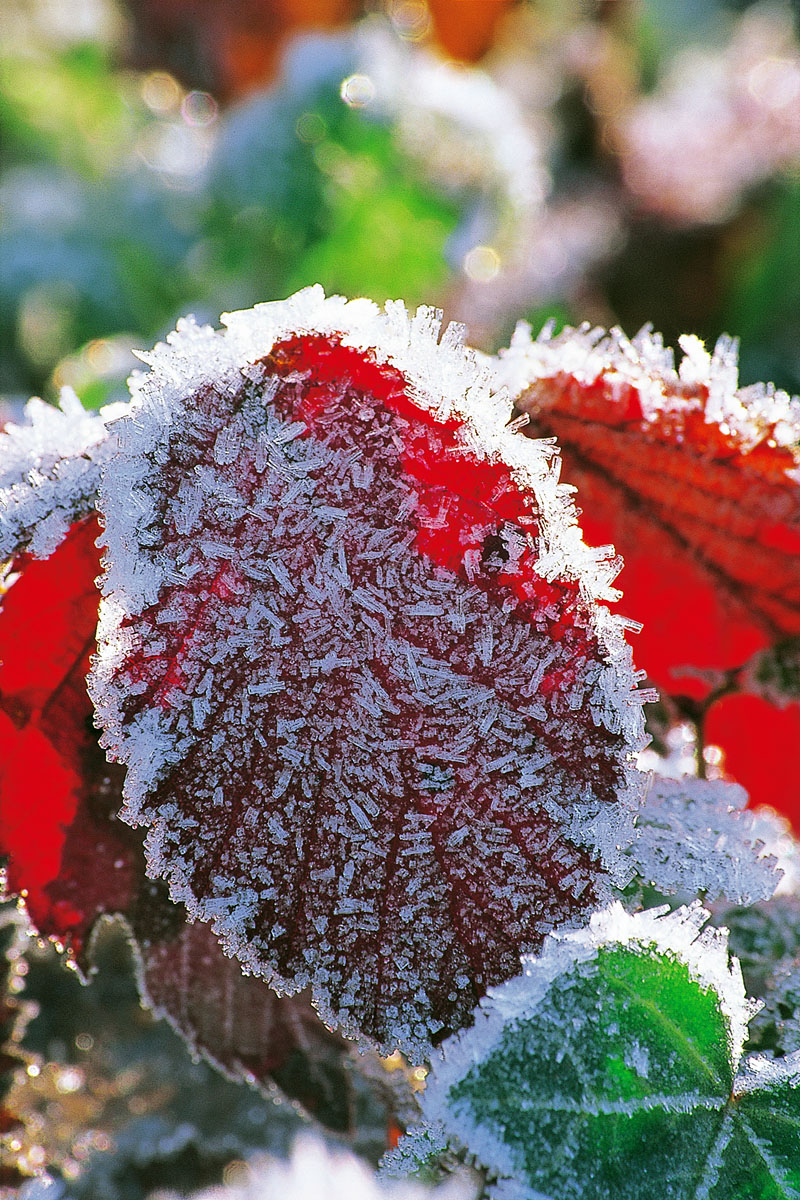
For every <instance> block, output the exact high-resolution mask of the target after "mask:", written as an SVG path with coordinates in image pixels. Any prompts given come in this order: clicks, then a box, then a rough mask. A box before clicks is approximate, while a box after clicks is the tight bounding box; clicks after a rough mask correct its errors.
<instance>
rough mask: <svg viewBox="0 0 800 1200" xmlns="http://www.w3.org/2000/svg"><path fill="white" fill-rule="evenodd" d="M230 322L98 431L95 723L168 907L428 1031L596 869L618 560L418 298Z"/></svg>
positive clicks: (619, 788) (611, 814)
mask: <svg viewBox="0 0 800 1200" xmlns="http://www.w3.org/2000/svg"><path fill="white" fill-rule="evenodd" d="M227 320H228V326H229V328H228V332H227V333H219V334H215V335H214V334H211V333H210V332H209V331H198V330H197V329H196V328H195V327H193V326H184V327H183V328H182V329H181V330H179V332H178V333H177V334H176V335H174V337H173V338H172V339H171V342H170V345H169V346H167V347H160V348H158V349H157V351H156V352H155V354H154V356H153V358H152V361H153V364H154V370H153V373H152V374H151V375H149V376H145V377H143V378H142V379H141V381H140V382H139V385H138V390H137V395H136V397H135V400H134V404H133V407H132V413H131V417H130V419H128V420H126V421H123V422H122V423H121V424H120V426H119V438H120V452H119V454H118V456H117V457H116V458H115V461H114V464H113V470H111V469H110V470H109V471H108V472H107V474H106V477H105V483H104V487H103V496H102V510H103V515H104V520H105V526H106V535H105V536H106V541H107V544H108V553H107V556H106V558H107V564H108V565H107V573H106V577H105V579H104V581H103V591H104V595H105V601H104V605H103V609H102V615H101V636H100V640H99V653H98V658H97V661H96V666H95V672H94V677H93V681H92V684H91V687H92V693H93V696H94V699H95V703H96V707H97V710H98V714H99V720H100V722H101V724H102V726H103V728H104V730H105V733H104V744H106V745H107V746H108V747H109V749H110V751H111V752H112V753H113V754H114V755H115V756H116V757H118V759H119V760H120V761H122V762H124V763H125V764H126V765H127V768H128V774H127V779H126V785H125V799H126V809H125V814H124V815H125V816H126V819H128V820H130V821H131V822H136V823H139V824H146V825H149V826H150V833H149V835H148V850H149V859H150V866H151V869H152V871H153V872H154V873H155V874H159V875H162V876H164V877H165V878H166V879H167V880H168V881H169V883H170V886H171V890H172V895H173V897H175V898H176V899H181V900H185V901H186V903H187V905H188V907H189V910H190V912H191V914H192V915H196V916H199V917H201V918H202V919H204V920H210V921H212V922H213V924H214V927H215V929H216V930H217V932H218V933H219V934H220V935H221V937H222V940H223V943H224V945H225V946H226V948H227V949H229V950H230V951H231V952H232V953H234V954H236V955H238V956H239V957H240V958H241V959H242V960H243V961H244V962H245V963H246V965H247V966H248V968H249V969H250V970H252V971H253V972H255V973H258V974H261V975H263V976H264V977H265V978H267V979H268V980H269V981H270V982H273V983H274V984H275V986H277V987H280V988H283V989H286V990H290V991H294V990H297V989H299V988H304V987H311V988H312V989H313V994H314V999H315V1003H317V1004H318V1005H319V1006H320V1008H321V1010H322V1012H323V1014H324V1015H325V1016H326V1019H330V1020H334V1019H335V1020H337V1021H338V1022H339V1023H340V1024H341V1025H342V1027H343V1028H345V1030H346V1031H347V1032H349V1033H351V1034H355V1033H356V1032H357V1031H362V1032H366V1033H367V1034H369V1035H370V1036H372V1037H373V1038H374V1039H375V1040H377V1041H378V1042H380V1043H381V1044H383V1045H385V1046H387V1047H388V1046H392V1047H393V1046H394V1045H396V1044H401V1045H402V1046H403V1047H404V1048H407V1049H408V1050H409V1051H410V1052H411V1053H413V1054H415V1055H420V1054H424V1053H425V1052H426V1050H427V1048H428V1046H429V1044H430V1041H431V1039H432V1038H434V1037H436V1036H440V1035H441V1033H442V1031H443V1030H447V1029H453V1028H456V1027H457V1026H458V1025H459V1024H461V1023H463V1022H464V1021H465V1020H467V1019H468V1017H469V1014H470V1013H471V1011H472V1007H473V1005H474V1002H475V1000H476V999H477V998H478V997H479V996H480V995H481V994H482V993H483V992H484V990H485V988H486V986H487V985H488V984H489V983H492V982H497V981H499V980H501V979H503V978H507V977H508V976H509V975H510V974H512V973H513V972H514V970H515V969H516V965H517V963H518V959H519V954H520V952H522V951H524V950H528V949H535V948H536V947H538V946H539V945H540V944H541V941H542V938H543V937H544V936H545V934H546V933H547V932H548V930H549V929H551V928H552V927H553V926H554V925H555V924H557V923H559V922H561V921H564V920H569V919H572V920H575V919H579V918H580V917H581V916H582V915H583V914H585V913H587V911H589V910H591V908H592V907H593V906H595V905H596V903H597V898H598V896H599V895H600V894H601V893H602V891H603V889H604V887H605V880H606V872H607V871H611V872H614V871H615V870H617V869H618V868H619V866H620V862H619V854H618V850H617V846H618V845H619V844H621V843H624V841H625V840H626V839H628V840H629V838H630V828H629V826H630V821H631V811H632V810H631V798H630V795H629V793H628V791H627V790H626V789H627V787H628V774H629V764H630V756H631V753H632V752H633V750H634V749H635V748H636V747H638V746H639V745H640V741H641V706H640V704H639V703H638V701H637V697H636V696H635V695H634V694H633V690H632V689H633V676H632V672H631V668H630V657H629V651H628V649H627V647H626V646H625V644H624V640H623V638H622V634H621V629H620V627H619V624H618V623H617V622H616V620H615V619H614V618H612V617H611V616H610V615H609V613H608V612H607V610H606V609H605V608H603V607H602V606H600V605H598V604H597V603H596V602H595V597H600V596H603V595H609V594H611V593H610V582H611V579H612V578H613V574H614V571H615V570H616V566H615V565H614V564H609V563H608V562H607V561H605V559H604V556H603V554H602V553H598V552H596V551H592V550H590V549H589V548H588V547H586V546H585V545H584V544H583V542H582V541H581V537H580V532H579V530H578V528H577V525H576V523H575V513H574V508H573V506H572V503H571V497H570V494H569V492H568V491H567V490H566V489H564V488H563V487H562V486H561V485H559V483H558V478H557V477H558V471H557V464H556V463H555V462H554V461H553V453H554V452H553V449H552V447H551V446H549V445H540V444H538V443H533V442H531V441H529V440H527V439H525V438H521V437H519V435H518V434H517V433H515V432H514V431H513V430H510V429H509V428H508V427H507V424H508V419H509V416H510V406H509V404H508V402H507V400H506V399H504V397H503V396H501V395H495V394H493V393H492V392H491V390H490V388H489V386H488V379H487V369H486V368H485V367H484V366H482V365H481V364H480V363H479V362H478V361H477V359H476V358H475V356H474V355H473V354H472V353H471V352H468V351H466V350H465V349H464V348H463V346H462V345H461V344H460V341H459V339H458V338H457V337H455V336H453V334H452V332H451V333H450V334H449V335H448V336H446V337H444V338H443V339H442V341H441V342H439V340H438V337H439V322H438V318H437V316H436V314H435V313H433V312H431V311H429V310H420V311H419V312H418V313H417V315H416V316H415V317H413V318H409V316H408V314H407V313H406V311H405V308H404V307H403V306H402V305H399V304H390V305H387V309H386V311H385V312H383V313H381V312H379V311H378V310H377V309H376V308H375V306H374V305H372V304H370V303H369V302H367V301H363V300H362V301H353V302H350V303H346V302H345V301H343V300H342V299H341V298H332V299H330V300H325V299H324V297H323V295H322V293H321V290H320V289H309V290H308V291H306V292H302V293H299V294H298V295H296V296H293V297H292V298H291V299H289V300H288V301H286V302H283V303H280V304H271V305H262V306H259V307H258V308H257V309H255V310H253V311H252V312H251V313H240V314H234V315H233V316H231V317H229V318H227ZM624 869H627V868H624Z"/></svg>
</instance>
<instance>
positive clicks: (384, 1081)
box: [137, 899, 415, 1136]
mask: <svg viewBox="0 0 800 1200" xmlns="http://www.w3.org/2000/svg"><path fill="white" fill-rule="evenodd" d="M164 904H165V905H166V906H168V907H169V908H172V909H174V908H175V906H174V905H172V904H171V902H170V901H169V900H166V899H165V900H164ZM181 909H182V906H181V907H179V908H178V913H179V914H181V915H179V917H178V920H180V921H181V924H180V926H179V927H178V928H177V930H176V932H175V933H174V934H173V936H171V937H170V936H162V937H159V938H154V937H152V936H151V937H147V936H146V935H145V934H143V933H141V934H140V936H139V938H138V939H137V944H138V947H139V951H140V954H141V963H142V965H141V982H142V988H143V999H144V1002H145V1003H146V1004H147V1006H148V1007H149V1008H150V1009H152V1011H153V1012H155V1014H156V1015H157V1016H164V1017H166V1018H167V1020H168V1021H169V1022H170V1024H171V1025H172V1026H173V1028H175V1029H176V1030H177V1031H178V1033H180V1034H181V1035H182V1036H183V1037H184V1038H185V1039H186V1041H187V1042H188V1043H189V1045H190V1046H192V1047H193V1048H194V1049H195V1050H197V1051H198V1052H199V1053H201V1054H202V1055H203V1056H204V1057H205V1058H206V1059H208V1060H210V1061H211V1062H213V1063H215V1064H216V1065H217V1066H218V1067H219V1068H220V1069H221V1070H222V1071H223V1072H224V1073H225V1074H226V1075H228V1076H229V1077H231V1078H233V1079H246V1080H250V1081H251V1082H254V1083H257V1084H258V1085H260V1086H261V1088H262V1089H267V1090H269V1089H270V1088H271V1090H272V1091H273V1092H274V1093H275V1094H276V1095H278V1096H281V1097H284V1098H286V1097H288V1098H289V1099H291V1100H293V1101H295V1103H296V1104H299V1105H300V1106H302V1111H303V1112H305V1113H306V1114H307V1115H309V1116H312V1117H314V1118H315V1120H317V1121H319V1123H320V1124H321V1125H323V1126H324V1127H325V1128H326V1129H329V1130H332V1131H333V1132H336V1133H340V1134H345V1135H348V1136H352V1135H353V1133H354V1131H355V1130H356V1128H357V1127H358V1125H359V1124H360V1121H361V1120H363V1116H364V1113H363V1109H364V1108H365V1106H366V1107H369V1108H370V1109H371V1110H372V1112H375V1111H378V1110H382V1111H383V1112H384V1114H385V1115H384V1121H383V1129H384V1135H385V1136H388V1129H389V1124H390V1123H393V1124H395V1125H397V1126H405V1124H406V1123H407V1122H408V1120H409V1118H410V1117H412V1119H413V1114H414V1110H415V1106H413V1104H412V1101H411V1094H410V1090H409V1088H408V1085H407V1083H405V1081H404V1078H403V1075H402V1072H395V1073H393V1074H392V1075H390V1074H388V1073H387V1072H386V1071H385V1069H384V1068H383V1067H382V1066H381V1064H380V1060H379V1059H378V1058H377V1056H375V1055H373V1054H371V1053H370V1052H367V1053H366V1054H363V1055H362V1054H360V1053H359V1052H358V1051H357V1050H355V1049H354V1048H353V1047H351V1046H349V1045H348V1044H347V1043H346V1042H345V1040H344V1039H343V1038H342V1037H341V1036H340V1035H339V1034H337V1033H333V1032H332V1031H331V1030H329V1029H328V1028H326V1026H325V1025H324V1024H323V1023H322V1021H321V1020H320V1019H319V1017H318V1016H317V1014H316V1012H315V1011H314V1009H313V1008H312V1007H311V1004H310V1003H309V1001H308V998H307V997H306V996H303V995H300V996H278V995H277V994H276V993H275V992H273V991H272V989H271V988H269V987H268V986H267V985H266V984H265V983H264V981H263V980H262V979H258V978H257V977H255V976H248V975H243V974H242V971H241V967H240V964H239V963H238V961H237V960H236V959H231V958H228V957H226V956H225V955H224V954H223V952H222V949H221V947H220V944H219V940H218V938H217V937H216V936H215V934H214V933H213V931H212V930H211V928H210V927H209V926H208V925H206V924H203V923H201V922H197V923H195V924H189V923H188V922H186V921H184V920H182V912H181ZM164 915H165V918H166V920H169V913H168V911H166V909H165V911H164ZM174 922H175V918H174V917H173V924H174ZM139 924H140V928H142V926H144V925H145V924H150V922H149V921H147V922H143V921H141V920H140V922H139Z"/></svg>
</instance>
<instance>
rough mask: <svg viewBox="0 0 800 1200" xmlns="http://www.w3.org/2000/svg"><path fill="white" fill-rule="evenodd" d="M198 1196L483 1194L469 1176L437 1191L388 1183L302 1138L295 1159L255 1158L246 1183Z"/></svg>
mask: <svg viewBox="0 0 800 1200" xmlns="http://www.w3.org/2000/svg"><path fill="white" fill-rule="evenodd" d="M193 1200H477V1193H476V1191H475V1189H474V1187H471V1186H470V1185H469V1183H468V1182H467V1181H465V1180H453V1181H452V1182H450V1183H448V1184H445V1185H444V1186H443V1187H438V1188H435V1189H433V1188H424V1187H421V1186H419V1185H418V1184H413V1183H408V1182H406V1183H404V1184H397V1183H394V1184H390V1183H382V1182H379V1181H378V1180H376V1179H375V1177H374V1175H373V1173H372V1171H371V1170H370V1169H369V1167H368V1166H367V1165H366V1164H365V1163H364V1162H363V1161H361V1160H360V1159H358V1158H355V1157H354V1156H353V1155H352V1154H347V1153H344V1152H342V1151H331V1150H329V1149H328V1148H327V1147H326V1146H325V1145H324V1144H323V1143H322V1142H319V1141H315V1140H312V1139H311V1138H300V1139H298V1141H297V1142H296V1143H295V1146H294V1150H293V1151H292V1156H291V1159H290V1160H289V1162H287V1163H283V1162H279V1161H277V1160H275V1159H268V1158H262V1159H259V1157H258V1156H255V1157H254V1158H252V1159H251V1160H250V1162H249V1163H248V1171H247V1180H246V1182H244V1183H241V1184H239V1183H237V1184H233V1185H231V1186H228V1187H224V1188H219V1187H215V1188H212V1189H211V1191H208V1192H196V1193H195V1194H194V1197H193Z"/></svg>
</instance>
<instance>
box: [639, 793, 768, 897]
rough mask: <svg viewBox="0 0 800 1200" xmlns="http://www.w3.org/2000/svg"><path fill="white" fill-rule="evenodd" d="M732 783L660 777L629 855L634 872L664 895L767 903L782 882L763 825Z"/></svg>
mask: <svg viewBox="0 0 800 1200" xmlns="http://www.w3.org/2000/svg"><path fill="white" fill-rule="evenodd" d="M746 804H747V793H746V792H745V791H744V789H743V788H740V787H738V786H737V785H736V784H734V783H722V782H720V781H718V780H715V781H709V780H704V779H695V778H693V777H691V776H687V777H685V778H683V779H680V780H674V779H664V778H661V777H659V776H656V777H655V778H654V779H653V781H652V783H651V785H650V787H649V789H648V792H647V796H646V799H645V802H644V804H643V805H642V807H641V808H640V809H639V812H638V813H637V816H636V826H637V829H636V837H635V839H634V841H633V842H632V843H631V846H630V848H629V849H628V850H627V851H626V853H627V855H628V856H629V858H630V860H631V862H632V863H633V865H634V867H635V870H636V874H637V875H639V876H640V877H641V878H642V879H643V880H645V881H646V882H648V883H650V884H652V885H653V886H654V887H655V888H656V889H657V890H658V891H659V892H661V893H663V894H664V895H673V894H674V893H676V892H690V893H695V892H702V893H703V894H704V896H705V897H706V898H707V899H709V900H716V899H718V898H720V897H725V898H726V899H728V900H731V901H733V902H734V903H735V904H752V903H753V901H755V900H764V899H767V898H768V897H769V896H771V895H772V893H773V892H774V891H775V888H776V887H777V886H778V883H779V882H780V878H781V872H779V871H777V870H776V865H777V860H776V859H775V858H774V857H773V856H772V855H769V854H767V853H766V847H765V845H764V842H763V841H761V840H760V838H759V836H758V821H757V818H756V817H755V816H754V814H753V813H751V812H745V811H743V810H744V808H745V805H746Z"/></svg>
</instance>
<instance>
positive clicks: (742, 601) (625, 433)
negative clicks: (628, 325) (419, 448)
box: [499, 326, 800, 696]
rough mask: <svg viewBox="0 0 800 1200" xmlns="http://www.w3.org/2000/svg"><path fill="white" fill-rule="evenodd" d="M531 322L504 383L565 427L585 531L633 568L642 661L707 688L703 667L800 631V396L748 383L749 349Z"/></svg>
mask: <svg viewBox="0 0 800 1200" xmlns="http://www.w3.org/2000/svg"><path fill="white" fill-rule="evenodd" d="M681 346H682V349H683V352H684V356H683V360H682V362H681V364H680V367H679V369H678V370H676V369H675V365H674V359H673V355H672V352H671V351H669V350H666V349H665V348H664V345H663V342H662V341H661V339H660V337H658V336H657V335H654V334H652V333H651V332H650V331H649V330H647V329H645V330H643V331H642V332H641V333H640V334H638V335H637V337H635V338H634V339H633V340H632V341H629V340H628V339H627V338H625V337H624V336H623V335H622V334H621V333H620V332H619V331H618V330H615V331H613V332H612V333H610V334H604V332H603V331H602V330H599V329H594V330H590V329H589V327H588V326H585V327H581V329H578V330H575V329H566V330H564V331H563V332H562V333H560V334H559V335H558V336H556V337H551V336H550V335H549V332H547V331H546V332H545V333H544V334H543V335H542V336H541V337H540V338H539V339H537V340H536V341H531V339H530V335H529V332H528V331H527V328H526V327H524V326H521V327H520V328H519V329H518V331H517V334H516V335H515V337H514V339H513V341H512V345H511V347H510V348H509V349H508V350H507V351H504V352H503V353H502V355H501V364H500V368H499V378H500V380H501V381H502V382H505V383H507V384H508V386H509V387H510V388H511V391H512V394H513V395H514V396H515V397H516V403H517V405H518V407H519V408H520V410H521V411H523V412H525V413H527V414H528V415H529V416H530V418H531V420H530V424H529V426H528V428H527V430H526V432H527V433H528V434H529V435H530V436H532V437H542V436H549V435H555V436H556V437H557V438H558V441H559V444H560V445H561V447H562V452H563V455H564V479H565V480H566V481H567V482H569V483H573V484H576V485H577V487H578V502H579V504H580V506H581V509H582V513H583V516H582V521H583V526H584V532H585V534H586V536H587V538H589V540H590V541H593V542H598V541H609V542H611V543H613V544H614V546H615V547H616V548H617V550H619V551H620V553H621V554H622V556H623V558H624V561H625V566H624V569H623V571H622V574H621V576H620V580H619V584H620V587H621V589H622V591H623V594H624V602H623V607H624V611H625V613H626V614H627V615H628V616H630V617H632V618H635V619H636V620H637V621H641V622H642V623H643V624H644V629H643V631H642V634H641V635H640V638H639V639H638V642H637V645H636V660H637V664H639V665H641V666H642V667H644V668H645V669H646V670H647V672H648V674H649V675H650V677H651V678H652V679H653V680H654V681H655V682H656V683H657V684H658V685H659V686H660V687H663V688H665V689H666V690H667V691H671V692H685V693H686V694H688V695H693V696H696V695H702V694H704V692H705V691H707V690H708V684H707V683H704V682H703V681H702V680H701V679H700V678H698V676H697V674H696V671H697V669H698V668H700V669H703V670H708V669H711V670H720V669H728V668H732V667H740V666H741V665H742V664H743V663H744V662H745V661H746V660H747V659H748V658H749V657H750V655H751V654H753V653H754V652H756V651H758V650H761V649H763V647H764V646H765V645H769V644H771V643H773V642H775V641H776V640H778V639H780V638H785V637H787V636H796V635H797V634H798V633H800V553H799V552H800V486H798V484H799V483H800V471H799V470H798V464H799V463H800V452H799V451H798V441H800V401H798V400H797V398H790V397H789V396H787V395H786V393H784V392H780V391H776V390H774V389H773V388H772V387H771V386H770V385H761V384H759V385H755V386H753V387H746V388H740V387H739V386H738V368H737V358H736V346H735V343H733V342H731V341H730V340H729V339H726V338H722V339H720V341H719V342H718V344H717V346H716V349H715V351H714V353H713V354H711V355H709V354H708V353H707V352H706V351H705V350H704V349H703V346H702V344H701V343H700V342H699V341H698V339H697V338H694V337H685V338H682V339H681Z"/></svg>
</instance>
